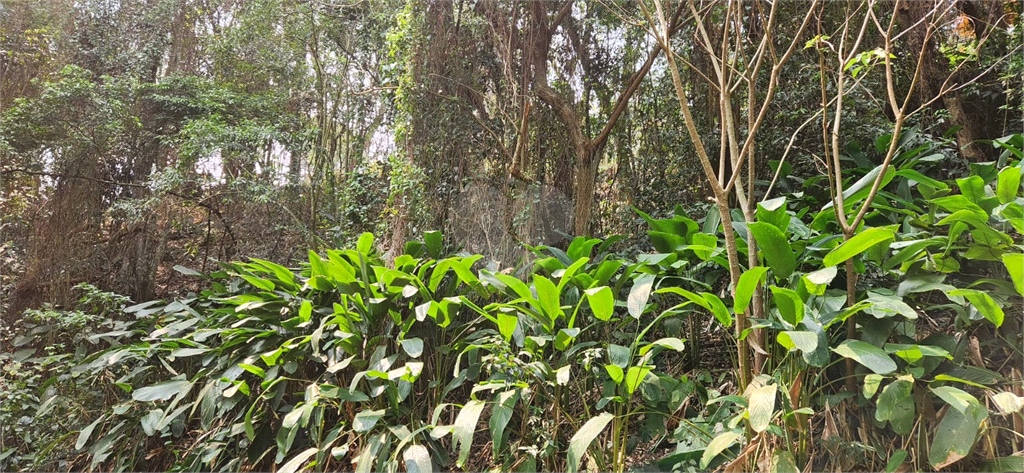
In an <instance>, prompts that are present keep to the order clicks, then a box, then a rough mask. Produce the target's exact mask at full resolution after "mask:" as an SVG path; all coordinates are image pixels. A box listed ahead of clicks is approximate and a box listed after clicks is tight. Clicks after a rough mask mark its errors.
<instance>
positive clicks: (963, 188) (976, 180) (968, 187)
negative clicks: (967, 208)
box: [956, 176, 985, 205]
mask: <svg viewBox="0 0 1024 473" xmlns="http://www.w3.org/2000/svg"><path fill="white" fill-rule="evenodd" d="M956 185H957V187H959V188H960V193H961V194H962V195H963V196H964V197H967V200H970V201H971V202H974V203H975V204H978V205H981V201H982V200H984V199H985V180H984V179H982V178H981V176H967V177H965V178H961V179H957V180H956Z"/></svg>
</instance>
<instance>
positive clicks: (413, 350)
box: [398, 317, 507, 358]
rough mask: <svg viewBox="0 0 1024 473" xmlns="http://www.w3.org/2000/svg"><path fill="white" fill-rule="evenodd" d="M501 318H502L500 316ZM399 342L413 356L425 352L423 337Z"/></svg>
mask: <svg viewBox="0 0 1024 473" xmlns="http://www.w3.org/2000/svg"><path fill="white" fill-rule="evenodd" d="M499 320H501V319H500V317H499ZM506 340H507V339H506ZM398 343H399V344H401V345H402V350H403V351H405V353H406V354H407V355H409V356H411V357H413V358H419V357H420V355H422V354H423V339H421V338H416V337H413V338H406V339H405V340H402V341H400V342H398Z"/></svg>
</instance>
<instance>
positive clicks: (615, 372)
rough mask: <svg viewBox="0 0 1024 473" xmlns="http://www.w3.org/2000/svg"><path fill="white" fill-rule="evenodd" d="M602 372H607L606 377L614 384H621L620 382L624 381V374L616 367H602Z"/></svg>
mask: <svg viewBox="0 0 1024 473" xmlns="http://www.w3.org/2000/svg"><path fill="white" fill-rule="evenodd" d="M604 370H605V371H607V372H608V377H609V378H611V379H612V381H614V382H615V384H622V380H624V379H626V374H625V372H624V371H623V370H622V368H620V367H618V366H616V365H610V364H609V365H604Z"/></svg>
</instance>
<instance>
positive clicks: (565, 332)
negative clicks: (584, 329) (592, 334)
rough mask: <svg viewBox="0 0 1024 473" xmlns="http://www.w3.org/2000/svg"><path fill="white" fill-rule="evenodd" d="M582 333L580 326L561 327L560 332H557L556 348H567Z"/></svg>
mask: <svg viewBox="0 0 1024 473" xmlns="http://www.w3.org/2000/svg"><path fill="white" fill-rule="evenodd" d="M579 334H580V329H579V328H563V329H559V330H558V333H557V334H555V349H556V350H559V351H561V350H565V349H566V348H569V346H571V345H572V342H573V340H575V339H576V336H577V335H579Z"/></svg>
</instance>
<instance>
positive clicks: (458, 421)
mask: <svg viewBox="0 0 1024 473" xmlns="http://www.w3.org/2000/svg"><path fill="white" fill-rule="evenodd" d="M484 406H485V404H484V402H483V401H481V400H478V399H473V400H471V401H469V402H467V403H466V405H465V406H463V407H462V410H461V411H459V415H458V416H457V417H455V426H454V428H453V429H452V447H453V448H458V449H459V459H458V461H456V462H455V464H456V466H458V467H459V468H463V467H465V466H466V460H467V459H468V458H469V451H470V450H471V449H472V447H473V434H474V433H475V432H476V423H477V421H478V420H480V413H481V412H483V410H484Z"/></svg>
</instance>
